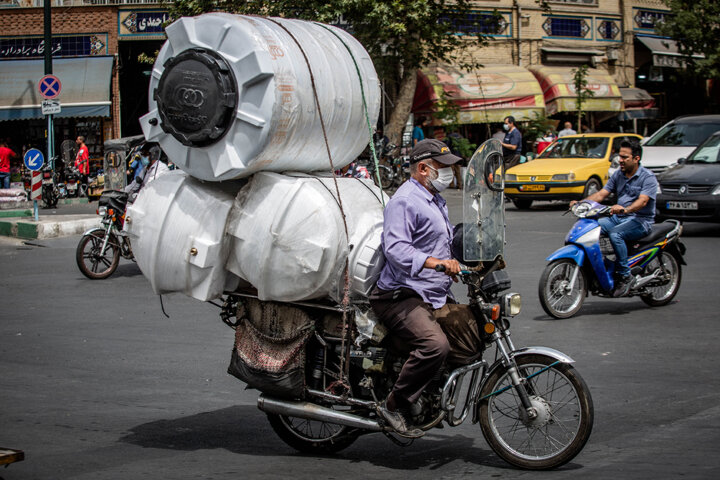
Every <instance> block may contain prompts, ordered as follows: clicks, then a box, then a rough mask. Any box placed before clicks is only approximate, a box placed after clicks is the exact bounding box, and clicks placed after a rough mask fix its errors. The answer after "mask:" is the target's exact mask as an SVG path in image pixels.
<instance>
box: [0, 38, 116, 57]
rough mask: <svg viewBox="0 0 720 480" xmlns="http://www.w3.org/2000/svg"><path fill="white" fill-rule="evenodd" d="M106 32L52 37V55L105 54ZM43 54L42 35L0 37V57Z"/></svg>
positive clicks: (39, 55) (37, 55) (40, 55)
mask: <svg viewBox="0 0 720 480" xmlns="http://www.w3.org/2000/svg"><path fill="white" fill-rule="evenodd" d="M107 43H108V42H107V34H97V35H65V36H55V35H53V39H52V55H53V57H82V56H87V55H106V54H107ZM44 55H45V40H44V39H43V37H42V36H28V37H3V38H0V59H10V58H38V57H43V56H44Z"/></svg>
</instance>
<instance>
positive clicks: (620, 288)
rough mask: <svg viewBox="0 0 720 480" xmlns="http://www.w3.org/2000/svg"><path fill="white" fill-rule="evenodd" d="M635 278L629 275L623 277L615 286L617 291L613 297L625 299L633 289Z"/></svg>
mask: <svg viewBox="0 0 720 480" xmlns="http://www.w3.org/2000/svg"><path fill="white" fill-rule="evenodd" d="M634 280H635V279H634V278H633V276H632V275H628V276H626V277H622V278H621V279H620V280H619V281H618V282H617V284H615V291H614V292H613V297H615V298H618V297H624V296H625V295H627V294H628V292H629V291H630V287H632V285H633V283H634Z"/></svg>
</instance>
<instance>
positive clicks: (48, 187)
mask: <svg viewBox="0 0 720 480" xmlns="http://www.w3.org/2000/svg"><path fill="white" fill-rule="evenodd" d="M40 172H41V175H42V200H43V203H44V204H45V208H55V207H56V206H57V203H58V200H59V199H60V191H59V190H58V187H57V185H56V181H57V174H56V173H55V172H54V171H53V169H52V167H51V165H50V164H49V163H46V164H45V165H44V166H43V168H42V169H41V170H40Z"/></svg>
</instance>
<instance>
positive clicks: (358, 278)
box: [227, 172, 387, 302]
mask: <svg viewBox="0 0 720 480" xmlns="http://www.w3.org/2000/svg"><path fill="white" fill-rule="evenodd" d="M337 180H338V185H339V190H340V198H341V199H342V204H343V209H344V211H345V215H346V220H347V227H348V232H349V242H348V239H347V238H346V234H345V227H344V226H343V220H342V214H341V212H340V206H339V203H338V201H337V197H336V190H335V185H334V182H333V179H332V178H328V177H317V176H308V175H302V174H300V175H298V176H291V175H280V174H277V173H269V172H262V173H258V174H255V175H254V176H253V177H252V179H251V180H250V182H249V183H248V184H247V185H246V186H245V187H243V188H242V190H240V192H239V193H238V195H237V198H236V200H235V205H234V207H233V211H232V213H231V216H230V220H229V222H228V233H229V234H230V235H231V236H232V247H231V252H230V255H229V257H228V263H227V267H228V270H230V271H231V272H232V273H234V274H236V275H237V276H239V277H240V278H242V279H244V280H246V281H248V282H249V283H251V284H252V285H253V286H254V287H255V288H257V290H258V297H259V298H260V299H261V300H275V301H298V300H306V299H311V298H320V297H330V298H332V299H334V300H336V301H338V302H339V301H341V300H342V296H343V291H344V286H345V282H344V269H345V260H346V259H348V261H349V273H350V279H351V288H350V294H351V297H355V298H357V297H366V296H367V295H368V294H369V292H370V290H371V289H372V287H373V285H374V283H375V282H376V281H377V278H378V276H379V275H380V270H381V269H382V266H383V262H384V257H383V255H382V248H381V245H380V235H381V232H382V222H383V210H382V203H381V195H384V194H383V193H382V191H381V190H380V189H378V188H377V187H376V186H375V185H374V184H373V183H372V181H370V180H359V179H356V178H338V179H337ZM385 201H386V202H387V196H386V197H385Z"/></svg>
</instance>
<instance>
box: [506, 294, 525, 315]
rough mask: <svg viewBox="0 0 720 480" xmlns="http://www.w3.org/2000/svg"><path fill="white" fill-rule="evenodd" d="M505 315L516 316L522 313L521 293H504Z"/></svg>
mask: <svg viewBox="0 0 720 480" xmlns="http://www.w3.org/2000/svg"><path fill="white" fill-rule="evenodd" d="M502 306H503V316H506V317H514V316H515V315H517V314H519V313H520V309H521V308H522V299H521V298H520V294H519V293H506V294H505V295H503V301H502Z"/></svg>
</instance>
